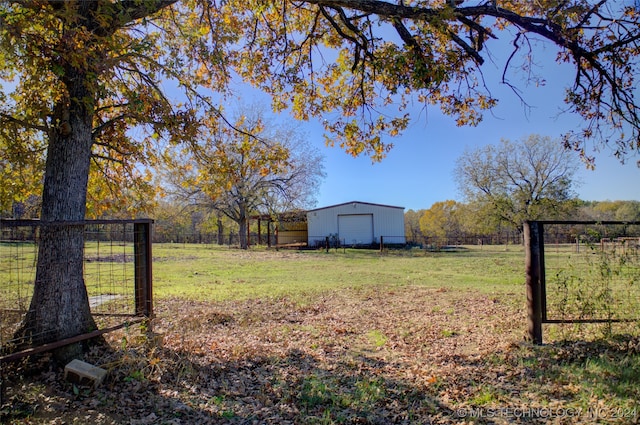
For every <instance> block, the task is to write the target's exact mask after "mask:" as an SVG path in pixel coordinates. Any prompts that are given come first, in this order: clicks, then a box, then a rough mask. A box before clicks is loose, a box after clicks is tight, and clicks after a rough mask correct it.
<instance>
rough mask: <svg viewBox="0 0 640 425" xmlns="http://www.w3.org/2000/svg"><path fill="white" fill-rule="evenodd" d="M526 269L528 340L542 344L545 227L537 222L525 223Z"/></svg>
mask: <svg viewBox="0 0 640 425" xmlns="http://www.w3.org/2000/svg"><path fill="white" fill-rule="evenodd" d="M523 230H524V246H525V269H526V287H527V318H528V319H527V339H528V340H530V341H531V342H533V343H534V344H538V345H540V344H542V318H543V312H542V310H543V303H544V301H543V299H542V298H543V288H542V279H543V278H544V274H543V272H542V266H543V264H544V263H543V261H544V260H543V254H542V252H543V251H542V249H543V239H542V232H543V225H542V223H539V222H537V221H527V222H525V223H524V229H523Z"/></svg>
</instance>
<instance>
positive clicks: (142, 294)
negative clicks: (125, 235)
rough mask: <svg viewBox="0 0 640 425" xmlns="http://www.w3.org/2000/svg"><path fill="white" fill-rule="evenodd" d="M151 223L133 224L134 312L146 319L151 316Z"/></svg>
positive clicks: (139, 222) (138, 222) (145, 221)
mask: <svg viewBox="0 0 640 425" xmlns="http://www.w3.org/2000/svg"><path fill="white" fill-rule="evenodd" d="M151 224H152V221H151V220H141V221H136V222H135V223H134V224H133V251H134V258H135V266H134V267H135V286H136V287H135V299H136V314H141V315H144V316H145V317H147V318H148V319H151V318H152V317H153V296H152V284H151V271H152V257H151Z"/></svg>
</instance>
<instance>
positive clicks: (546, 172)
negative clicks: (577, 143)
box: [455, 135, 578, 230]
mask: <svg viewBox="0 0 640 425" xmlns="http://www.w3.org/2000/svg"><path fill="white" fill-rule="evenodd" d="M577 168H578V161H577V158H576V157H575V156H573V155H571V153H570V152H568V151H566V150H565V149H564V148H563V146H562V143H561V142H559V141H557V140H552V139H551V138H549V137H542V136H539V135H531V136H529V137H528V138H527V139H524V140H521V141H519V142H511V141H509V140H502V141H501V142H500V144H498V145H487V146H484V147H481V148H478V149H475V150H468V151H466V152H465V153H464V154H463V155H462V156H461V157H460V158H458V161H457V165H456V169H455V174H456V179H457V182H458V186H459V188H460V191H461V192H462V193H463V194H464V195H465V197H466V198H467V200H469V201H471V202H477V203H479V204H484V205H488V206H489V207H490V208H488V209H485V210H486V211H488V212H489V214H490V215H493V216H495V217H496V218H498V219H499V220H500V221H502V222H505V223H508V224H510V225H512V226H513V227H514V228H516V229H519V230H521V227H522V223H523V222H524V221H525V220H535V219H553V218H559V217H561V216H562V215H563V214H566V212H567V206H570V205H571V203H570V201H572V199H573V198H574V193H573V190H572V187H573V185H574V180H573V177H574V175H575V172H576V170H577Z"/></svg>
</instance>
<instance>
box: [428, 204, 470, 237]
mask: <svg viewBox="0 0 640 425" xmlns="http://www.w3.org/2000/svg"><path fill="white" fill-rule="evenodd" d="M459 210H460V204H459V203H457V202H456V201H452V200H447V201H444V202H436V203H435V204H433V205H432V206H431V208H429V209H428V210H426V211H425V212H424V214H423V215H422V217H420V231H421V232H422V234H423V235H425V236H426V237H429V238H434V239H436V240H437V241H438V242H439V243H440V244H444V243H445V242H446V240H447V239H448V238H456V237H459V236H460V235H461V223H460V217H459V214H458V213H459Z"/></svg>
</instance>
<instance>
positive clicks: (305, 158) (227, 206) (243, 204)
mask: <svg viewBox="0 0 640 425" xmlns="http://www.w3.org/2000/svg"><path fill="white" fill-rule="evenodd" d="M202 122H203V123H204V124H206V123H208V125H203V131H202V133H201V134H202V136H201V137H200V139H199V140H198V141H197V142H194V143H192V144H188V145H185V146H183V147H182V148H181V149H175V148H174V149H169V150H168V151H167V152H166V153H165V156H166V157H167V161H166V165H167V166H166V167H165V168H166V173H164V174H165V181H167V183H168V186H169V191H170V193H171V194H172V195H173V198H174V199H175V200H176V201H178V202H182V203H186V204H187V205H189V204H190V205H191V206H193V207H195V208H199V209H204V210H209V211H211V210H213V211H217V212H219V213H221V214H224V215H225V216H226V217H228V218H230V219H231V220H232V221H234V222H235V223H236V224H237V225H238V236H239V238H238V239H239V242H240V248H242V249H247V248H248V240H247V233H248V226H249V219H250V216H251V215H252V214H260V215H269V214H273V215H274V216H277V214H278V213H282V212H288V211H292V210H301V209H306V208H309V207H311V206H313V205H314V203H315V195H316V194H317V190H318V187H319V184H320V181H321V179H322V178H323V177H324V171H323V164H322V156H321V155H320V153H319V152H318V151H317V150H316V149H314V148H313V147H312V146H311V145H310V144H309V142H308V140H307V139H306V136H305V135H304V134H302V133H300V132H298V131H296V130H295V128H293V127H291V126H288V125H286V124H284V125H276V124H275V123H274V122H273V121H272V120H270V119H269V118H268V117H267V116H265V114H264V112H263V111H262V110H261V109H259V108H245V111H244V113H242V114H241V115H240V116H239V117H238V118H237V119H236V120H234V126H233V127H232V128H229V127H226V126H222V127H220V126H219V125H217V120H214V121H211V120H208V119H203V120H202Z"/></svg>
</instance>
